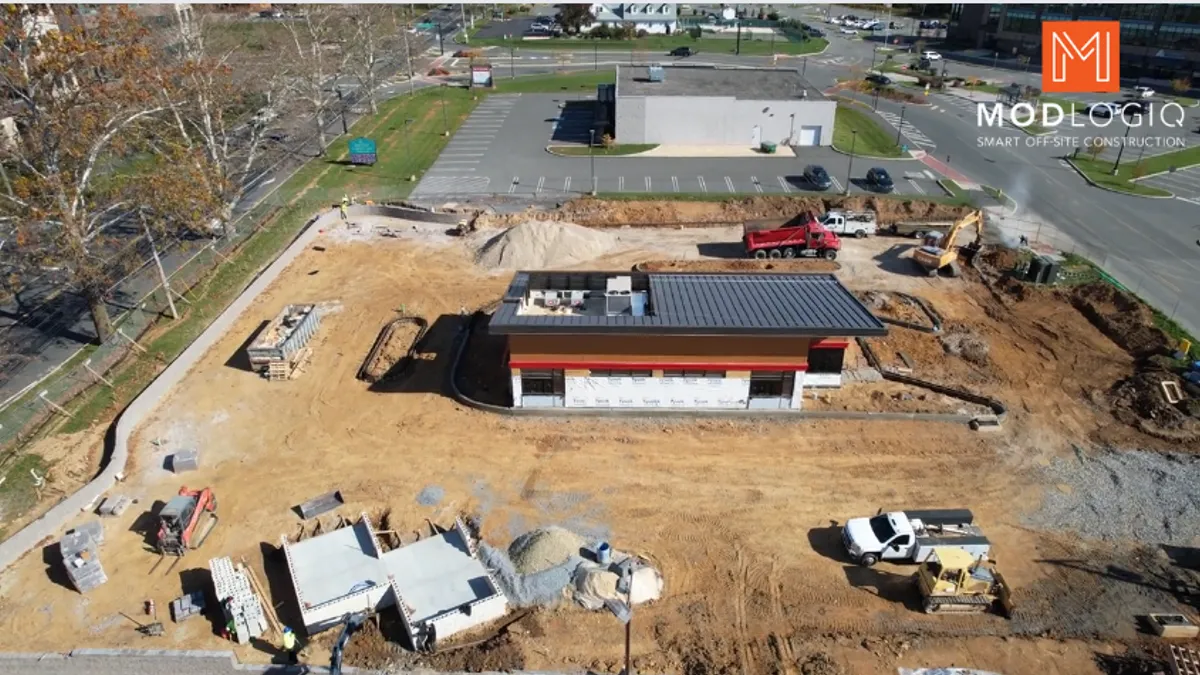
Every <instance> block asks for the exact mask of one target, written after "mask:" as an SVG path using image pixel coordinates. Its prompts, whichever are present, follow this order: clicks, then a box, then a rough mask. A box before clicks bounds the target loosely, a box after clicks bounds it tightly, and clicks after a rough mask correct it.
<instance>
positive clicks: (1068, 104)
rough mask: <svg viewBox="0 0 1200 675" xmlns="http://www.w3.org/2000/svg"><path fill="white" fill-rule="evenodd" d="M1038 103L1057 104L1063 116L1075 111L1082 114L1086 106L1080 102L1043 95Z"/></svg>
mask: <svg viewBox="0 0 1200 675" xmlns="http://www.w3.org/2000/svg"><path fill="white" fill-rule="evenodd" d="M1038 103H1039V104H1042V103H1057V104H1058V105H1060V106H1062V109H1063V114H1064V115H1070V114H1072V113H1074V112H1076V110H1078V111H1079V112H1080V113H1082V112H1083V110H1084V108H1087V105H1088V104H1086V103H1083V102H1082V101H1072V100H1070V99H1065V98H1058V97H1057V96H1044V95H1043V96H1039V97H1038Z"/></svg>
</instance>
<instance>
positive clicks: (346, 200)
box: [339, 195, 350, 220]
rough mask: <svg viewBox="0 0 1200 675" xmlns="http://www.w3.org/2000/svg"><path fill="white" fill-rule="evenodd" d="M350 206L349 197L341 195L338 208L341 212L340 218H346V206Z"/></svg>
mask: <svg viewBox="0 0 1200 675" xmlns="http://www.w3.org/2000/svg"><path fill="white" fill-rule="evenodd" d="M348 206H350V197H348V196H346V195H342V204H341V206H340V207H339V209H340V210H341V212H342V220H345V219H346V207H348Z"/></svg>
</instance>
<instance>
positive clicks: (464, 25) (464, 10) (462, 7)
mask: <svg viewBox="0 0 1200 675" xmlns="http://www.w3.org/2000/svg"><path fill="white" fill-rule="evenodd" d="M458 11H459V12H460V14H461V16H462V33H463V44H464V45H469V44H471V38H470V36H468V35H467V5H466V3H461V2H460V3H458ZM471 18H472V19H474V18H475V15H474V14H472V15H471Z"/></svg>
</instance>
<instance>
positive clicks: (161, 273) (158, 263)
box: [138, 211, 179, 319]
mask: <svg viewBox="0 0 1200 675" xmlns="http://www.w3.org/2000/svg"><path fill="white" fill-rule="evenodd" d="M138 213H139V215H140V216H141V218H142V227H143V228H144V229H145V230H146V241H148V242H150V255H152V256H154V266H155V267H157V268H158V278H159V280H161V281H162V287H163V293H164V294H166V296H167V307H169V308H171V318H172V319H178V318H179V312H178V311H176V309H175V299H174V298H172V297H171V284H169V283H167V273H166V271H165V270H163V266H162V259H161V258H159V257H158V247H157V246H155V245H154V237H153V236H151V235H150V223H149V222H147V221H146V213H145V211H139V212H138Z"/></svg>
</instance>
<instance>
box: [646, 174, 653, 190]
mask: <svg viewBox="0 0 1200 675" xmlns="http://www.w3.org/2000/svg"><path fill="white" fill-rule="evenodd" d="M646 192H654V190H652V189H651V188H650V176H646Z"/></svg>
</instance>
